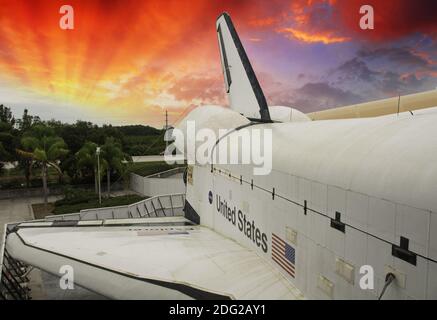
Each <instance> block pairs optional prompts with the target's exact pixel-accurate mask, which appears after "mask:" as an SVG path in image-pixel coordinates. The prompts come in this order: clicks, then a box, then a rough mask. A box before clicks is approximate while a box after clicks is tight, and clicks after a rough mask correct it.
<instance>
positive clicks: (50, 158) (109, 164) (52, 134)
mask: <svg viewBox="0 0 437 320" xmlns="http://www.w3.org/2000/svg"><path fill="white" fill-rule="evenodd" d="M162 134H163V131H162V130H158V129H155V128H152V127H149V126H139V125H137V126H119V127H116V126H112V125H103V126H97V125H95V124H93V123H91V122H87V121H77V122H76V123H74V124H68V123H62V122H60V121H56V120H50V121H42V120H41V119H40V118H39V117H38V116H34V115H30V114H29V112H28V110H24V113H23V115H22V116H21V118H19V119H16V118H15V117H14V115H13V114H12V112H11V109H10V108H8V107H6V106H4V105H0V170H2V167H3V166H4V163H5V162H16V163H17V167H18V168H19V169H20V170H21V171H22V172H23V174H24V176H25V179H26V186H27V187H29V184H30V178H31V176H32V173H33V171H35V170H37V171H38V172H39V173H40V176H41V179H42V185H43V189H44V202H45V203H47V189H48V188H47V177H48V171H49V168H53V169H52V170H55V171H56V173H57V174H58V177H59V182H62V181H63V179H64V178H65V176H68V177H69V179H70V180H71V181H73V182H74V181H84V180H86V179H91V177H92V178H93V180H94V185H95V188H96V191H97V185H98V181H99V179H100V180H101V179H102V178H103V175H105V176H106V180H107V190H108V194H109V191H110V187H111V175H112V176H118V177H120V176H123V175H125V174H126V169H127V163H128V162H129V161H130V160H131V156H132V155H136V154H135V153H136V151H138V148H137V147H138V145H140V146H141V147H142V150H140V151H143V152H144V151H148V152H150V153H149V154H153V153H154V154H156V153H159V152H160V151H161V150H164V148H165V144H164V142H163V139H162V138H161V135H162ZM143 138H145V139H143ZM142 139H143V140H142ZM97 147H100V149H101V153H100V176H98V173H97V154H96V150H97ZM135 148H137V149H135ZM146 154H147V153H146Z"/></svg>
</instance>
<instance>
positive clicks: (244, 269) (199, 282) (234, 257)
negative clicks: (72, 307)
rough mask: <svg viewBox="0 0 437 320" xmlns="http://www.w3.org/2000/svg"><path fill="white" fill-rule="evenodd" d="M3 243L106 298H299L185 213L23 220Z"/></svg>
mask: <svg viewBox="0 0 437 320" xmlns="http://www.w3.org/2000/svg"><path fill="white" fill-rule="evenodd" d="M6 246H7V250H8V251H9V253H10V254H11V255H12V256H13V257H14V258H16V259H19V260H22V261H24V262H26V263H28V264H30V265H34V266H36V267H37V268H40V269H42V270H45V271H47V272H50V273H52V274H55V275H58V276H64V277H65V276H70V275H71V274H72V275H73V281H74V282H73V283H75V284H78V285H80V286H83V287H85V288H88V289H90V290H92V291H94V292H97V293H100V294H102V295H104V296H107V297H110V298H116V299H193V298H196V299H210V298H213V299H297V298H302V296H301V294H300V292H299V291H298V290H297V289H296V288H295V287H294V286H293V285H292V284H290V282H289V281H287V280H286V278H285V277H284V276H283V275H282V274H281V273H279V272H278V271H277V270H275V269H274V268H273V267H272V266H271V265H270V264H269V263H268V262H266V261H265V260H263V259H262V258H261V257H259V256H258V255H256V254H255V253H254V252H252V251H250V250H248V249H246V248H244V247H243V246H241V245H239V244H238V243H236V242H235V241H233V240H231V239H228V238H226V237H223V236H221V235H220V234H218V233H216V232H214V231H212V230H211V229H209V228H206V227H202V226H199V225H195V224H193V223H192V222H191V221H190V220H187V219H186V218H184V217H157V218H139V219H111V220H94V221H89V220H87V221H39V222H25V223H20V224H17V225H16V226H15V227H14V228H13V230H12V232H11V233H9V235H8V237H7V242H6ZM62 266H64V267H63V268H62V269H61V267H62ZM65 266H67V268H66V267H65ZM70 267H71V268H70ZM60 270H61V272H67V271H65V270H72V271H73V273H71V274H70V275H67V274H65V275H64V274H60ZM67 273H68V272H67Z"/></svg>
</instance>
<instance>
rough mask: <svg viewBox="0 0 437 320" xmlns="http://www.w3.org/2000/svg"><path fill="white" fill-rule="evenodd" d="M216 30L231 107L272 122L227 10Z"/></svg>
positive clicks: (251, 117) (246, 115)
mask: <svg viewBox="0 0 437 320" xmlns="http://www.w3.org/2000/svg"><path fill="white" fill-rule="evenodd" d="M216 29H217V36H218V42H219V48H220V56H221V62H222V68H223V76H224V79H225V88H226V92H227V94H228V98H229V103H230V107H231V108H232V109H234V110H236V111H238V112H239V113H241V114H242V115H244V116H245V117H247V118H249V119H253V120H261V121H270V120H271V119H270V114H269V109H268V106H267V101H266V98H265V96H264V93H263V92H262V90H261V87H260V85H259V82H258V79H257V78H256V76H255V72H254V71H253V69H252V66H251V64H250V62H249V59H248V58H247V54H246V52H245V51H244V48H243V45H242V44H241V41H240V38H239V37H238V34H237V31H236V30H235V27H234V25H233V23H232V21H231V18H230V17H229V15H228V14H227V13H223V14H221V15H220V16H219V17H218V18H217V23H216Z"/></svg>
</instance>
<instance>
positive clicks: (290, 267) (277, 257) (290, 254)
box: [272, 233, 296, 278]
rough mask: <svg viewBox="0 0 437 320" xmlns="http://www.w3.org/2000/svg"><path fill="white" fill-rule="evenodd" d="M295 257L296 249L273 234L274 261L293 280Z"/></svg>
mask: <svg viewBox="0 0 437 320" xmlns="http://www.w3.org/2000/svg"><path fill="white" fill-rule="evenodd" d="M295 256H296V254H295V251H294V248H293V247H292V246H290V245H289V244H288V243H286V242H285V241H284V240H282V239H281V238H280V237H278V236H277V235H276V234H274V233H272V259H273V261H275V262H276V263H277V264H279V266H280V267H281V268H282V269H284V270H285V271H286V272H287V273H288V274H289V275H290V276H292V277H293V278H294V260H295Z"/></svg>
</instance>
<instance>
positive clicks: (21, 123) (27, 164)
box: [17, 109, 41, 188]
mask: <svg viewBox="0 0 437 320" xmlns="http://www.w3.org/2000/svg"><path fill="white" fill-rule="evenodd" d="M17 124H18V130H19V140H20V136H21V138H22V137H23V135H24V134H25V133H27V132H28V131H29V130H30V129H31V128H32V126H34V125H36V124H41V119H40V118H39V117H38V116H32V115H30V114H29V111H28V110H27V109H24V112H23V116H22V117H21V119H18V120H17ZM17 148H18V150H17V154H18V168H20V169H22V170H23V172H24V177H25V179H26V187H28V188H29V187H30V177H31V176H32V168H33V166H34V161H33V158H32V157H29V156H28V155H26V154H23V153H22V152H20V149H19V147H18V146H17Z"/></svg>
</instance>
